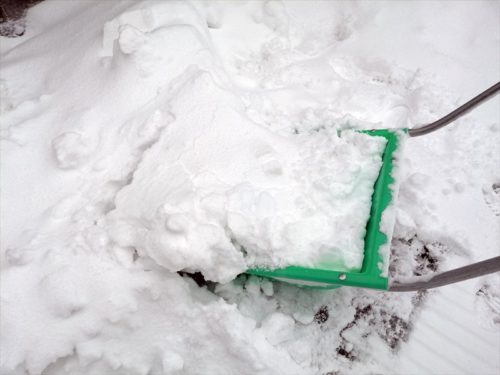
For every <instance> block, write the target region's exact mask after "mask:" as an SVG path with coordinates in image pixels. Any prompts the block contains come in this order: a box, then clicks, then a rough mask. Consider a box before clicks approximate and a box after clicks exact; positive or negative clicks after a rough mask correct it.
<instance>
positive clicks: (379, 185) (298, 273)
mask: <svg viewBox="0 0 500 375" xmlns="http://www.w3.org/2000/svg"><path fill="white" fill-rule="evenodd" d="M403 131H404V132H406V130H403ZM397 132H401V130H400V129H399V130H388V129H380V130H366V131H362V133H365V134H369V135H371V136H376V137H384V138H385V139H386V140H387V144H386V147H385V149H384V152H383V154H382V167H381V168H380V172H379V176H378V178H377V180H376V182H375V186H374V192H373V196H372V205H371V209H370V217H369V219H368V222H367V225H366V235H365V244H364V258H363V265H362V267H361V269H360V270H349V271H343V270H341V267H339V268H338V269H337V270H336V269H335V264H338V262H337V261H335V260H332V262H331V263H329V264H328V265H326V264H327V263H321V265H319V266H317V267H315V268H306V267H296V266H290V267H287V268H283V269H275V270H269V269H263V268H258V269H250V270H248V271H247V272H246V273H248V274H251V275H257V276H262V277H267V278H272V279H276V280H280V281H284V282H288V283H292V284H297V285H299V286H305V287H312V288H328V289H330V288H337V287H339V286H342V285H346V286H354V287H361V288H372V289H382V290H387V288H388V278H387V276H384V275H383V274H382V270H381V269H380V265H381V264H384V263H385V262H384V255H383V254H381V252H380V251H379V250H380V248H381V246H383V245H385V244H386V243H387V242H388V241H390V240H391V239H390V238H387V236H386V235H385V234H384V233H382V231H381V228H380V225H381V219H382V214H383V212H384V210H385V209H386V208H387V207H388V206H389V204H390V203H391V201H392V199H393V197H392V190H391V185H392V184H393V183H394V177H393V174H392V172H393V158H394V152H395V151H396V150H397V148H398V146H399V137H398V134H397ZM386 256H389V255H388V254H387V255H386ZM386 261H388V260H386Z"/></svg>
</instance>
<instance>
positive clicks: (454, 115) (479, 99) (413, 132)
mask: <svg viewBox="0 0 500 375" xmlns="http://www.w3.org/2000/svg"><path fill="white" fill-rule="evenodd" d="M499 91H500V82H498V83H496V84H495V85H493V86H491V87H490V88H489V89H488V90H486V91H483V92H482V93H481V94H479V95H478V96H476V97H474V98H472V99H471V100H469V101H468V102H467V103H465V104H463V105H461V106H460V107H458V108H457V109H455V110H454V111H453V112H450V113H448V114H447V115H446V116H444V117H443V118H441V119H439V120H437V121H434V122H432V123H430V124H428V125H425V126H422V127H420V128H416V129H409V130H408V134H409V135H410V137H418V136H420V135H425V134H428V133H431V132H433V131H436V130H438V129H441V128H442V127H443V126H446V125H448V124H449V123H450V122H453V121H455V120H456V119H458V118H459V117H462V116H463V115H465V114H467V113H468V112H470V111H472V110H473V109H474V108H476V107H477V106H478V105H479V104H482V103H484V102H485V101H486V100H488V99H490V98H492V97H493V96H494V95H496V94H498V92H499Z"/></svg>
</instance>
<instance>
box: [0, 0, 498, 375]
mask: <svg viewBox="0 0 500 375" xmlns="http://www.w3.org/2000/svg"><path fill="white" fill-rule="evenodd" d="M499 13H500V2H497V1H487V2H480V1H475V2H472V1H464V2H460V1H454V2H445V1H443V2H437V1H429V2H425V1H422V2H409V1H408V2H405V1H398V2H389V3H385V2H368V1H366V2H341V1H308V2H300V1H288V2H280V1H268V2H260V1H248V2H243V1H241V2H222V1H220V2H219V1H214V2H208V1H200V2H176V1H173V2H166V1H143V2H137V1H122V2H118V1H111V0H109V1H102V2H94V1H45V2H43V3H41V4H39V5H37V6H35V7H34V8H32V9H30V10H29V12H28V16H27V20H26V27H27V28H26V32H25V34H24V35H23V36H22V37H19V38H12V39H8V38H1V39H0V52H1V61H0V64H1V65H0V90H1V91H0V94H1V102H0V104H1V107H0V109H1V129H2V133H1V136H2V142H1V171H0V173H1V176H0V177H1V207H2V209H1V240H2V241H1V242H2V243H1V246H2V247H1V284H0V298H1V301H0V303H1V304H0V309H1V316H0V318H1V320H0V335H1V337H0V371H1V373H2V374H4V373H5V374H24V373H26V371H27V372H28V373H30V374H40V373H43V374H47V375H48V374H71V373H74V374H164V373H168V374H170V373H171V374H176V373H179V374H181V373H185V374H202V373H203V374H236V373H237V374H239V373H241V374H255V373H258V374H350V373H355V374H359V373H447V374H448V373H467V374H468V373H478V374H479V373H480V374H486V373H491V374H493V373H498V372H499V371H500V354H499V353H500V277H499V275H498V274H497V275H492V276H488V277H483V278H480V279H477V280H471V281H468V282H463V283H460V284H457V285H451V286H447V287H443V288H441V289H438V290H433V291H429V292H419V293H405V294H390V293H383V292H377V291H370V290H361V289H351V288H341V289H338V290H331V291H319V290H309V289H301V288H297V287H294V286H290V285H286V284H281V283H271V282H270V281H268V280H265V279H264V280H263V279H260V278H257V277H249V276H245V275H242V276H240V277H238V278H237V279H236V280H234V281H233V282H230V283H225V284H223V283H215V282H211V281H210V282H205V281H204V280H201V279H200V278H199V277H196V276H195V277H192V276H189V275H188V274H186V273H182V274H178V273H176V272H172V270H177V269H182V268H184V267H187V268H188V271H195V270H196V269H200V268H204V271H205V272H210V271H214V272H215V275H217V276H215V277H209V278H210V279H211V280H225V278H230V277H231V275H224V271H225V270H227V269H228V267H226V266H225V265H228V264H233V263H231V262H233V261H234V259H230V258H228V257H224V256H219V257H218V258H210V259H208V258H207V259H199V258H196V257H191V258H190V256H189V250H190V246H188V245H186V244H185V243H182V241H181V240H179V238H178V237H175V236H171V237H168V238H167V239H164V238H163V237H161V235H162V233H163V231H162V230H159V229H158V225H160V224H158V223H160V222H161V223H164V222H165V223H166V224H165V225H166V226H167V227H166V229H169V230H171V231H172V232H174V233H177V232H176V231H179V228H185V227H186V226H190V225H191V226H190V227H189V228H194V229H192V232H190V233H193V235H192V237H189V238H191V239H190V243H191V241H192V243H195V244H197V245H199V243H197V242H196V241H197V239H199V238H200V237H201V238H203V239H204V240H205V239H207V238H211V241H212V242H209V243H210V246H215V247H217V246H219V244H220V242H217V241H219V239H218V237H216V236H213V237H210V236H211V235H207V234H204V233H205V232H203V230H204V229H203V228H201V227H200V226H193V225H192V224H191V223H187V224H186V222H185V221H183V220H184V217H182V216H175V220H170V221H168V220H167V219H169V218H170V217H164V216H161V215H173V214H178V212H177V211H175V210H174V211H175V212H174V211H172V210H173V208H172V207H170V206H169V207H165V210H164V211H165V212H163V213H157V212H155V213H150V212H149V210H148V207H150V205H151V200H153V199H157V198H156V197H158V196H159V195H161V194H165V196H166V197H169V200H170V199H171V197H175V198H176V199H179V200H182V199H183V195H185V194H188V193H189V190H190V189H186V186H190V185H189V184H194V181H195V180H196V182H197V183H198V182H200V183H202V182H203V184H202V185H203V186H212V185H211V180H210V178H211V177H210V176H208V175H204V174H203V173H200V174H199V175H197V176H195V177H196V178H194V177H193V176H190V175H189V174H187V173H186V171H185V170H184V169H182V168H178V167H176V166H175V165H174V166H172V168H169V165H168V164H166V163H175V160H172V159H169V157H171V156H169V153H168V152H167V151H168V150H171V149H174V150H175V148H176V147H180V148H181V149H182V147H184V144H183V143H182V142H185V143H186V144H187V143H189V142H192V143H193V144H194V143H196V142H201V143H200V144H202V145H203V140H204V138H203V137H202V134H201V132H202V131H203V129H199V132H200V134H198V133H196V134H192V137H191V138H189V137H188V139H187V140H182V139H179V138H172V137H169V136H170V135H171V134H174V133H175V131H177V132H178V128H179V126H180V125H178V124H184V125H183V126H189V124H192V123H193V120H190V121H188V122H184V123H182V122H181V120H182V118H185V117H186V116H191V117H190V118H191V119H192V118H193V116H194V118H195V117H196V115H197V114H203V113H204V114H206V111H205V112H203V111H201V110H200V108H202V107H204V106H206V105H207V103H210V102H215V103H216V104H217V103H219V105H220V107H222V109H221V111H222V110H226V111H227V110H228V108H230V109H234V108H237V111H238V116H240V118H241V119H242V120H241V121H242V122H243V121H244V122H245V123H246V122H249V123H250V122H251V123H252V124H256V125H258V126H259V127H260V128H261V129H262V132H266V134H271V135H272V136H276V137H285V138H286V137H289V136H291V135H297V136H301V135H304V136H307V135H310V134H328V132H331V131H334V130H336V129H346V128H355V129H374V128H375V129H376V128H404V127H410V128H411V127H418V126H420V125H423V124H425V123H428V122H431V121H433V120H435V119H437V118H439V117H440V116H442V115H444V114H446V113H447V112H448V111H450V110H451V109H453V108H455V107H456V106H458V105H459V104H461V103H463V102H464V101H466V100H468V99H469V98H470V97H472V96H474V95H476V94H477V93H479V92H480V91H482V90H484V89H486V88H487V87H489V86H491V85H492V84H494V83H495V82H497V81H498V80H499V78H500V59H499V56H500V22H499V21H498V20H499V17H498V15H499ZM182 98H184V99H182ZM186 98H190V99H191V100H186ZM214 98H216V99H217V100H214ZM179 103H183V104H182V105H180V104H179ZM235 103H236V104H235ZM217 111H218V110H216V111H214V113H213V116H214V117H213V118H212V120H213V121H212V122H211V123H216V124H217V125H218V126H219V125H220V126H222V127H221V132H222V133H221V134H223V135H224V134H227V133H224V132H225V131H226V130H227V129H233V128H234V129H241V128H238V125H239V123H238V121H235V122H234V123H227V122H228V120H227V117H226V118H225V117H217V116H215V114H216V112H217ZM222 112H223V111H222ZM200 116H202V115H200ZM202 117H203V116H202ZM221 118H222V119H221ZM243 119H244V120H243ZM200 121H206V117H203V118H200ZM176 126H177V127H176ZM197 131H198V130H197V129H196V128H195V129H193V132H197ZM242 131H244V129H242ZM236 132H237V131H236ZM172 136H173V135H172ZM270 137H271V136H270ZM172 139H176V140H179V142H172V141H171V140H172ZM169 142H170V143H169ZM221 144H224V142H221ZM499 145H500V100H499V98H495V99H493V100H490V101H489V102H488V103H487V104H485V105H484V106H482V107H480V108H479V109H477V110H475V111H474V112H472V113H471V114H469V115H468V116H467V117H464V118H463V119H461V120H459V121H457V122H456V123H455V124H454V125H452V126H450V127H447V128H445V129H442V130H440V131H439V132H436V133H433V134H430V135H428V136H425V137H421V138H415V139H409V140H408V141H407V144H406V147H405V149H404V157H403V160H402V165H401V181H400V194H399V197H398V206H397V220H396V227H395V230H394V238H393V241H392V249H391V250H392V256H391V267H390V271H391V276H392V277H405V276H415V275H428V274H429V273H432V272H436V271H438V272H439V271H443V270H446V269H450V268H453V267H454V266H458V265H463V264H467V263H470V262H473V261H477V260H482V259H486V258H488V257H492V256H496V255H498V253H499V249H500V168H499V166H500V149H499ZM264 148H265V147H264ZM193 149H194V147H193ZM198 149H199V150H201V151H203V152H204V153H203V152H202V153H201V154H200V155H196V158H199V159H200V158H205V159H206V158H209V159H210V158H211V159H210V160H219V159H217V158H218V157H227V156H226V155H228V154H227V150H218V149H214V150H212V151H210V152H207V149H206V148H205V149H204V148H203V147H201V148H198ZM186 150H189V148H186ZM201 151H200V152H201ZM222 151H224V152H226V154H224V153H222V154H220V155H222V156H220V155H219V154H217V153H219V152H222ZM238 151H241V152H243V151H244V150H238ZM256 151H258V150H256ZM158 157H165V163H162V162H161V160H158ZM180 157H182V158H187V159H189V158H190V155H185V154H182V152H181V156H180ZM259 157H262V160H263V165H264V170H265V171H267V172H270V173H271V174H272V173H275V171H276V170H279V169H280V165H279V163H277V162H276V160H275V159H273V153H272V152H270V151H269V150H268V149H263V150H262V151H259ZM196 158H194V157H192V159H193V160H195V159H196ZM234 158H235V159H234V160H231V162H235V161H237V160H238V156H237V155H234ZM187 159H186V160H187ZM228 162H229V161H228ZM319 171H320V169H319V168H318V170H317V171H314V173H319ZM162 177H163V178H164V179H162ZM165 179H168V184H164V185H162V184H160V185H154V183H153V182H154V181H162V183H164V182H165V181H166V180H165ZM141 181H143V182H142V183H141ZM186 184H187V185H186ZM151 185H154V186H153V187H152V188H151ZM155 186H156V187H155ZM158 186H159V187H158ZM196 186H198V185H196ZM163 188H165V189H170V190H169V191H168V192H164V191H163V190H162V189H163ZM191 190H192V189H191ZM169 194H170V195H169ZM245 194H247V195H246V196H248V192H247V191H245ZM252 194H253V195H252ZM254 195H255V193H254V192H251V194H250V197H254ZM252 199H253V198H252ZM130 202H133V204H131V203H130ZM237 202H238V201H237ZM205 203H206V204H205V206H203V207H204V209H205V210H206V212H209V213H211V214H213V215H215V216H217V215H218V213H220V201H219V200H218V198H217V197H216V196H215V197H214V196H210V199H208V200H206V202H205ZM124 215H125V216H126V217H127V218H129V217H132V218H133V220H136V221H133V222H132V224H131V223H130V222H127V223H126V225H122V224H123V223H122V222H121V221H120V220H121V219H120V220H117V217H118V218H123V216H124ZM148 215H152V216H154V215H156V216H154V217H153V219H151V217H149V216H148ZM158 215H160V216H158ZM157 219H158V220H157ZM127 220H128V219H127ZM161 220H163V221H161ZM151 223H152V224H151ZM141 225H142V226H144V228H146V229H147V230H149V231H153V232H154V231H157V232H158V231H159V233H160V235H159V236H158V237H154V236H153V237H152V236H149V235H148V236H143V235H142V234H141V233H143V232H141V230H140V229H138V228H141ZM161 225H163V224H161ZM169 225H170V227H169ZM200 228H201V229H200ZM245 228H246V227H245ZM139 232H140V233H139ZM207 233H208V232H207ZM245 233H246V232H245ZM260 234H262V233H261V232H259V235H260ZM262 235H263V236H264V235H265V233H263V234H262ZM127 236H128V237H127ZM145 238H146V239H145ZM157 238H160V239H161V240H165V241H167V242H168V243H169V244H170V243H172V241H177V242H178V243H177V245H176V246H177V247H176V249H180V250H179V257H175V251H170V252H169V253H168V254H167V255H165V254H163V253H161V251H159V250H158V249H161V246H159V244H160V245H161V244H162V242H161V241H160V242H159V243H156V242H154V241H156V240H157ZM183 238H184V237H183ZM148 241H149V242H148ZM158 241H159V240H158ZM146 245H147V246H146ZM134 246H135V247H136V249H134ZM144 249H146V250H145V251H144ZM148 249H149V250H148ZM181 250H182V251H181ZM196 255H198V252H197V253H196Z"/></svg>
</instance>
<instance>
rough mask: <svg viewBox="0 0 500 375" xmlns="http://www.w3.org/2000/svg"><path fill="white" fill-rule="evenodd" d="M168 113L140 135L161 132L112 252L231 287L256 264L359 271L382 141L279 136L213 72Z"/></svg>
mask: <svg viewBox="0 0 500 375" xmlns="http://www.w3.org/2000/svg"><path fill="white" fill-rule="evenodd" d="M169 104H170V106H169V111H170V112H169V113H171V115H170V116H171V117H172V118H175V120H173V121H171V122H170V123H165V121H164V120H163V119H162V118H161V112H155V115H154V116H153V118H151V119H148V120H147V123H145V124H144V125H143V127H151V128H153V129H157V128H160V129H163V128H165V129H164V130H157V132H159V131H161V136H160V137H159V139H158V141H157V142H156V143H155V144H154V145H152V146H151V147H150V148H149V149H148V150H147V151H146V152H144V154H143V156H142V159H141V161H140V164H139V166H138V168H137V169H136V170H135V171H134V175H133V180H132V182H131V183H130V184H129V185H127V186H125V187H124V188H123V189H121V190H120V191H119V192H118V194H117V196H116V199H115V204H116V209H114V210H113V211H111V212H110V213H109V215H108V220H107V222H108V223H109V224H110V226H111V233H112V238H113V240H114V241H115V242H116V243H118V244H119V245H120V246H123V247H133V248H135V249H137V251H138V253H139V255H148V256H150V257H151V258H153V259H154V260H155V261H157V262H158V263H159V264H161V265H163V266H165V267H166V268H167V269H169V270H171V271H178V270H183V269H187V270H192V271H193V272H194V271H201V272H202V273H203V275H204V276H205V277H207V278H208V279H210V280H214V281H223V282H227V281H230V280H232V279H233V278H234V277H235V276H236V275H238V274H239V273H241V272H244V271H245V269H246V268H249V267H252V266H256V265H258V266H268V267H277V266H286V265H289V264H294V265H311V264H312V262H313V261H315V262H316V263H317V262H318V259H320V258H321V257H323V258H325V259H328V258H332V259H337V260H338V263H339V264H342V261H344V262H345V267H348V268H360V267H361V262H362V260H363V255H362V254H363V237H364V231H365V229H364V228H365V226H366V221H367V217H368V214H369V210H370V202H371V194H372V192H373V184H374V182H375V179H376V177H377V176H378V171H379V169H380V165H381V159H380V155H381V153H382V151H383V147H384V146H385V139H383V138H379V137H376V138H373V137H370V136H367V135H364V134H359V133H352V132H351V133H350V134H349V132H345V134H343V135H342V137H340V136H338V135H337V134H336V132H335V131H334V130H332V131H323V132H319V133H314V134H311V135H288V136H280V135H276V134H273V133H272V132H270V131H269V130H267V129H265V128H263V127H261V126H259V125H257V124H255V123H253V122H251V121H249V120H248V119H247V118H246V117H245V116H244V114H243V113H244V112H243V111H244V107H243V105H242V103H241V101H238V100H237V98H235V96H234V94H231V93H230V92H228V91H227V90H222V89H220V88H218V87H217V86H215V84H214V82H213V80H212V79H211V78H210V76H209V75H208V74H207V73H201V74H199V75H195V76H194V77H192V78H190V80H189V81H188V82H187V83H186V84H185V85H184V86H182V88H181V89H180V91H179V92H178V93H176V95H175V98H174V99H172V100H171V101H170V103H169ZM241 250H243V251H244V252H245V255H243V253H242V251H241Z"/></svg>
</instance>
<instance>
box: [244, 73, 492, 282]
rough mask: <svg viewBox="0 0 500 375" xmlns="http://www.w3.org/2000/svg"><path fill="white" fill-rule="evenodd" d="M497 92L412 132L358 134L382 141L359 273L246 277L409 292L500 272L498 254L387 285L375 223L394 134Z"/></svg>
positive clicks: (297, 271) (333, 270)
mask: <svg viewBox="0 0 500 375" xmlns="http://www.w3.org/2000/svg"><path fill="white" fill-rule="evenodd" d="M499 91H500V82H499V83H497V84H495V85H494V86H492V87H490V88H489V89H488V90H486V91H484V92H482V93H481V94H479V95H478V96H476V97H474V98H473V99H471V100H469V101H468V102H467V103H465V104H463V105H462V106H461V107H459V108H457V109H456V110H454V111H453V112H451V113H449V114H448V115H446V116H445V117H443V118H441V119H439V120H437V121H435V122H433V123H431V124H428V125H425V126H423V127H420V128H417V129H399V130H389V129H381V130H367V131H363V133H366V134H369V135H372V136H379V137H384V138H385V139H386V140H387V144H386V147H385V150H384V152H383V154H382V161H383V164H382V167H381V169H380V172H379V176H378V178H377V180H376V182H375V186H374V192H373V196H372V205H371V209H370V217H369V219H368V222H367V225H366V235H365V243H364V258H363V264H362V267H361V269H359V270H340V269H341V267H339V265H338V264H336V262H332V263H331V264H319V265H318V266H316V267H314V268H305V267H296V266H290V267H287V268H283V269H275V270H269V269H251V270H248V271H247V273H248V274H251V275H257V276H262V277H266V278H271V279H273V280H279V281H284V282H288V283H292V284H296V285H299V286H304V287H312V288H326V289H331V288H338V287H339V286H354V287H361V288H372V289H380V290H388V291H414V290H421V289H430V288H435V287H439V286H443V285H447V284H452V283H455V282H459V281H463V280H467V279H471V278H474V277H479V276H482V275H486V274H489V273H493V272H498V271H500V256H498V257H495V258H491V259H488V260H485V261H481V262H478V263H474V264H470V265H467V266H465V267H461V268H457V269H454V270H451V271H446V272H443V273H440V274H436V275H435V276H433V277H432V278H430V279H429V278H428V277H426V278H425V280H423V279H422V281H419V280H417V281H415V280H414V279H412V281H410V282H402V281H398V282H395V281H394V282H391V281H390V280H389V277H388V275H386V274H384V273H383V272H382V271H381V267H380V265H382V264H384V254H382V253H381V249H382V248H383V246H384V245H385V246H386V247H388V244H390V241H391V238H388V237H387V236H386V235H385V234H384V233H383V232H382V230H381V221H382V214H383V213H384V211H385V210H386V209H387V208H388V207H389V206H390V205H391V203H392V204H394V203H395V199H396V197H395V196H393V195H395V194H397V192H396V191H394V192H393V191H392V190H391V186H392V185H393V184H394V183H395V181H394V177H393V167H394V166H393V160H394V153H395V152H396V151H397V150H398V146H399V136H398V132H399V133H401V131H402V132H405V133H407V134H408V136H410V137H417V136H420V135H425V134H428V133H431V132H433V131H435V130H438V129H440V128H442V127H443V126H446V125H448V124H449V123H451V122H453V121H454V120H456V119H457V118H459V117H461V116H463V115H464V114H466V113H468V112H469V111H470V110H472V109H473V108H475V107H476V106H478V105H479V104H481V103H483V102H485V101H486V100H488V99H489V98H491V97H493V96H494V95H495V94H497V93H498V92H499ZM387 251H389V250H387ZM385 257H389V255H388V254H387V255H386V256H385ZM386 261H387V260H386Z"/></svg>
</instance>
